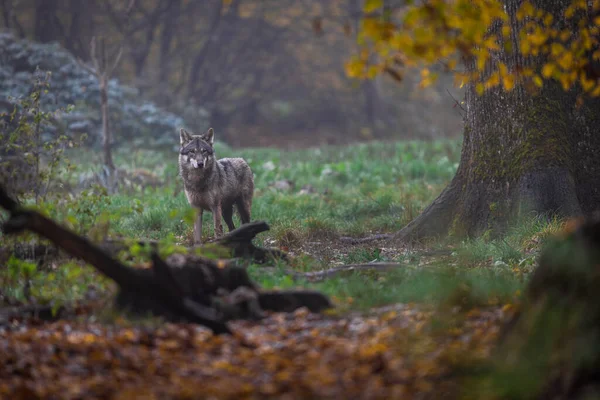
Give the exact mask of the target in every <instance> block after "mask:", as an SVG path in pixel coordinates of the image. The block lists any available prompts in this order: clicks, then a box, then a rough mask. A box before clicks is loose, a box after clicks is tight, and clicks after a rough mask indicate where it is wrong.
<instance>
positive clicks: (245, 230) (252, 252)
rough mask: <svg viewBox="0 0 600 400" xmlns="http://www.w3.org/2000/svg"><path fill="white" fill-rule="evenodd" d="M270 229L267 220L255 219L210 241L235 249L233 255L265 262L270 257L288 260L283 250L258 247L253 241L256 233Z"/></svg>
mask: <svg viewBox="0 0 600 400" xmlns="http://www.w3.org/2000/svg"><path fill="white" fill-rule="evenodd" d="M269 229H270V228H269V225H268V224H267V223H266V222H264V221H254V222H250V223H248V224H245V225H242V226H240V227H239V228H237V229H234V230H233V231H231V232H229V233H227V234H226V235H224V236H222V237H220V238H217V239H214V240H212V241H211V242H209V243H214V244H218V245H219V246H223V247H226V248H229V249H231V250H233V257H241V258H251V259H253V260H254V261H255V262H257V263H264V262H266V261H269V260H270V259H280V260H287V254H286V253H284V252H283V251H281V250H278V249H266V248H263V247H257V246H255V245H254V244H253V243H252V240H253V239H254V238H255V237H256V235H258V234H259V233H261V232H265V231H268V230H269Z"/></svg>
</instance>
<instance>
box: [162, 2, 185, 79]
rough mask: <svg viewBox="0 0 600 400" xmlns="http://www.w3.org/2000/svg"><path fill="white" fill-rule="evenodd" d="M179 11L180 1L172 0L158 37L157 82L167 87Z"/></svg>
mask: <svg viewBox="0 0 600 400" xmlns="http://www.w3.org/2000/svg"><path fill="white" fill-rule="evenodd" d="M180 13H181V1H180V0H173V3H172V4H171V7H170V8H169V10H168V11H167V15H166V17H165V18H163V21H162V32H161V37H160V61H159V72H158V82H159V84H160V85H165V87H168V83H169V72H170V68H169V67H170V65H171V57H172V54H171V46H172V44H173V38H174V36H175V33H176V30H177V25H178V24H179V16H180Z"/></svg>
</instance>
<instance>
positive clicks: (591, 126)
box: [394, 0, 600, 240]
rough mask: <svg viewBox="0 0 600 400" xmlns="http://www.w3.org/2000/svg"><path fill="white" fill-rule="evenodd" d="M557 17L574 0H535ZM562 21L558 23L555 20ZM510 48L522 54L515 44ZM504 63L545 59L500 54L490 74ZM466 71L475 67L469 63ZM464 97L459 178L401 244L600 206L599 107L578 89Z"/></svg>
mask: <svg viewBox="0 0 600 400" xmlns="http://www.w3.org/2000/svg"><path fill="white" fill-rule="evenodd" d="M504 3H505V5H506V9H507V12H508V13H509V15H510V17H511V24H512V27H513V32H518V30H519V29H520V27H519V22H518V21H517V19H516V10H517V9H518V7H519V5H520V4H521V3H522V0H505V1H504ZM535 3H537V4H536V6H538V7H542V8H544V9H546V10H548V11H550V12H552V13H553V14H554V15H555V16H560V15H562V11H563V10H564V9H565V8H566V7H567V6H568V4H569V3H570V1H569V0H538V1H536V2H535ZM555 20H558V21H559V23H562V22H560V19H559V18H555ZM511 41H512V48H518V42H517V38H516V37H513V38H512V40H511ZM498 62H504V63H505V64H506V65H507V66H508V68H518V67H524V66H535V67H536V69H539V68H540V67H541V65H543V60H540V59H539V58H538V59H533V58H531V57H527V58H525V57H522V56H520V55H516V54H514V53H512V54H511V53H509V52H506V51H503V52H499V53H498V54H497V55H495V56H494V57H492V61H491V62H489V63H488V65H487V67H486V71H485V72H484V74H483V75H484V76H485V74H488V75H489V74H490V73H492V71H494V70H496V69H497V68H496V64H497V63H498ZM465 66H466V67H467V69H472V68H473V65H472V64H470V62H469V61H467V62H466V63H465ZM475 84H476V83H474V82H473V83H470V84H469V85H468V87H467V90H466V94H465V104H466V116H465V130H464V141H463V148H462V155H461V160H460V164H459V167H458V170H457V172H456V176H455V177H454V179H453V180H452V181H451V182H450V184H449V185H448V187H446V189H444V191H443V192H442V193H441V194H440V196H439V197H438V198H437V199H436V200H435V201H434V202H433V203H432V204H431V205H429V206H428V207H427V208H426V209H425V210H424V211H423V213H422V214H421V215H420V216H419V217H417V218H416V219H415V220H413V221H412V222H411V223H409V224H408V225H407V226H406V227H404V228H403V229H402V230H400V231H399V232H398V233H397V234H396V235H395V236H394V238H395V239H396V240H407V239H420V238H424V237H432V236H439V235H444V234H447V233H449V232H450V233H455V234H462V235H469V236H476V235H480V234H482V233H484V232H486V231H488V230H491V231H492V232H498V231H500V232H501V231H502V230H503V229H505V228H506V227H507V226H508V224H509V223H510V222H511V221H514V220H515V218H517V217H527V216H528V215H548V216H550V215H558V216H574V215H579V214H582V213H589V212H591V211H594V210H596V209H598V208H600V156H599V154H600V101H598V100H597V99H589V98H588V99H586V98H584V102H583V104H580V105H577V101H576V100H577V95H578V92H577V90H570V91H564V90H563V89H562V87H561V86H560V85H559V83H558V82H553V81H547V82H545V83H544V87H543V89H538V90H537V93H536V92H535V91H532V90H531V87H526V85H525V84H524V83H523V82H517V85H516V87H515V88H514V89H513V90H512V91H510V92H506V91H504V90H503V89H502V88H499V87H497V88H494V89H491V90H488V91H486V92H485V93H484V94H483V95H482V96H479V95H477V93H476V90H475Z"/></svg>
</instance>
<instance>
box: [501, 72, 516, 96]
mask: <svg viewBox="0 0 600 400" xmlns="http://www.w3.org/2000/svg"><path fill="white" fill-rule="evenodd" d="M502 86H504V90H506V91H507V92H508V91H511V90H512V89H513V88H514V87H515V77H514V76H513V75H506V76H504V77H502Z"/></svg>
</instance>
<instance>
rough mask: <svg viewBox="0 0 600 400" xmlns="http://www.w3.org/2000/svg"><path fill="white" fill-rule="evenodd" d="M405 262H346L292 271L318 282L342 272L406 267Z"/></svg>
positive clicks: (390, 269)
mask: <svg viewBox="0 0 600 400" xmlns="http://www.w3.org/2000/svg"><path fill="white" fill-rule="evenodd" d="M406 266H407V264H402V263H386V262H379V263H370V264H348V265H342V266H340V267H335V268H330V269H326V270H323V271H316V272H293V274H294V277H295V278H306V279H308V280H309V281H310V282H319V281H323V280H325V279H329V278H333V277H335V276H338V275H340V274H343V273H348V272H357V271H363V272H364V271H376V272H387V271H393V270H395V269H397V268H399V267H406Z"/></svg>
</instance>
